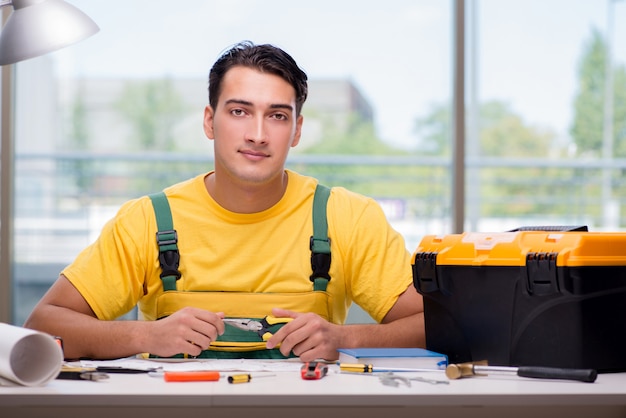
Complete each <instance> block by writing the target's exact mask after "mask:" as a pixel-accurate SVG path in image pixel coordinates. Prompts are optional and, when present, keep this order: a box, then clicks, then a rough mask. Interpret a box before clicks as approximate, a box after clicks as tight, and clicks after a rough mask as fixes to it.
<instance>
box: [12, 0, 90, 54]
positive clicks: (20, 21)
mask: <svg viewBox="0 0 626 418" xmlns="http://www.w3.org/2000/svg"><path fill="white" fill-rule="evenodd" d="M12 4H13V9H14V10H13V13H11V15H10V16H9V18H8V19H7V22H6V24H5V25H4V27H3V28H2V32H1V33H0V65H6V64H12V63H15V62H18V61H23V60H25V59H28V58H33V57H37V56H39V55H43V54H46V53H48V52H52V51H56V50H58V49H61V48H63V47H65V46H67V45H70V44H73V43H75V42H78V41H80V40H82V39H85V38H88V37H89V36H91V35H93V34H95V33H96V32H98V31H99V30H100V28H99V27H98V25H96V24H95V23H94V21H93V20H91V18H89V16H87V15H86V14H85V13H83V12H82V11H80V10H78V9H77V8H76V7H74V6H72V5H70V4H69V3H66V2H64V1H63V0H13V1H12Z"/></svg>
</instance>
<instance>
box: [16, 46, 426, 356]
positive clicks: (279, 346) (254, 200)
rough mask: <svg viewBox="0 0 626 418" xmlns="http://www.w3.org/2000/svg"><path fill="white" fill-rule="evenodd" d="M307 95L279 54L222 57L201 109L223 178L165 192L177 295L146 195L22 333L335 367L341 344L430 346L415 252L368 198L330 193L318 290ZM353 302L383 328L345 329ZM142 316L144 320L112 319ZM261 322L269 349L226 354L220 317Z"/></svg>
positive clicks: (238, 50)
mask: <svg viewBox="0 0 626 418" xmlns="http://www.w3.org/2000/svg"><path fill="white" fill-rule="evenodd" d="M306 97H307V76H306V74H305V73H304V72H303V71H302V70H301V69H300V68H299V67H298V66H297V64H296V62H295V61H294V60H293V58H292V57H291V56H290V55H288V54H287V53H285V52H284V51H282V50H281V49H279V48H276V47H274V46H272V45H254V44H252V43H250V42H244V43H240V44H237V45H235V46H234V47H232V48H231V49H230V50H228V51H226V52H225V53H224V54H223V55H222V56H221V57H220V58H219V59H218V60H217V62H216V63H215V64H214V66H213V68H212V69H211V71H210V75H209V105H208V106H207V107H206V108H205V111H204V130H205V133H206V135H207V137H208V138H209V139H210V140H212V141H214V142H213V143H214V149H215V169H214V171H212V172H210V173H208V174H207V173H204V174H202V175H199V176H197V177H196V178H193V179H190V180H188V181H185V182H182V183H180V184H177V185H174V186H172V187H169V188H167V189H166V190H165V191H164V192H165V195H166V196H167V201H168V203H169V206H170V208H171V216H172V221H173V228H174V229H175V230H176V233H177V234H176V236H177V238H178V242H177V246H178V250H179V253H180V270H179V272H180V278H179V280H174V281H173V287H174V288H173V289H167V288H166V289H165V290H164V286H165V284H164V283H165V282H162V281H161V279H160V277H159V276H160V274H161V271H162V266H160V264H159V248H158V246H157V243H156V239H155V236H156V233H157V221H156V219H155V212H154V208H153V205H152V203H151V199H150V198H149V197H142V198H139V199H136V200H133V201H130V202H127V203H126V204H124V205H123V206H122V207H121V209H120V210H119V212H118V213H117V215H116V216H115V218H114V219H112V220H111V221H109V222H108V223H107V224H106V225H105V227H104V228H103V230H102V233H101V235H100V237H99V238H98V240H97V241H96V242H95V243H93V244H92V245H90V246H89V247H87V248H86V249H85V250H83V251H82V252H81V253H80V254H79V255H78V257H77V258H76V260H75V261H74V262H73V263H72V264H71V265H70V266H68V267H67V268H65V269H64V270H63V271H62V272H61V274H60V276H59V278H58V280H57V281H56V282H55V283H54V284H53V285H52V287H51V288H50V289H49V291H48V292H47V293H46V294H45V295H44V297H43V298H42V300H41V301H40V302H39V303H38V304H37V306H36V307H35V308H34V310H33V312H32V314H31V315H30V317H29V318H28V320H27V321H26V323H25V326H26V327H29V328H33V329H38V330H41V331H44V332H48V333H50V334H53V335H57V336H61V337H62V338H63V340H64V347H65V356H66V358H79V357H89V358H100V359H107V358H119V357H126V356H130V355H135V354H138V353H150V354H152V355H155V356H165V357H169V356H175V355H181V354H188V355H190V356H199V355H205V354H207V353H208V355H209V356H210V355H211V354H214V353H220V352H228V350H232V351H231V354H232V353H234V354H232V356H244V357H246V356H254V355H258V354H259V353H260V356H259V357H263V353H271V352H274V353H278V354H280V356H281V357H282V356H298V357H299V358H300V359H301V360H302V361H311V360H314V359H320V358H323V359H328V360H335V359H337V357H338V353H337V349H338V348H342V347H343V348H352V347H376V346H396V347H400V346H424V344H425V337H424V324H423V321H424V320H423V303H422V298H421V296H420V295H419V294H418V293H417V292H416V290H415V288H414V287H413V285H412V275H411V265H410V254H409V253H408V251H407V249H406V248H405V243H404V240H403V239H402V237H401V236H400V235H399V234H398V233H397V232H396V231H394V230H393V229H392V228H391V227H390V226H389V224H388V222H387V220H386V219H385V216H384V214H383V212H382V210H381V209H380V207H379V206H378V205H377V204H376V202H375V201H374V200H372V199H370V198H367V197H365V196H361V195H357V194H355V193H352V192H349V191H347V190H345V189H343V188H340V187H335V188H333V189H332V191H331V193H330V197H329V198H328V203H327V206H326V207H325V211H324V212H325V213H326V218H327V224H328V237H329V238H330V249H331V262H330V270H329V272H328V273H329V276H330V280H329V281H327V284H326V285H325V286H326V288H325V289H323V288H322V289H321V290H320V289H316V288H314V284H313V280H312V279H311V278H310V276H311V273H312V272H311V269H312V266H311V252H310V251H311V249H310V247H309V243H310V242H311V241H312V238H311V236H312V230H313V226H312V208H313V200H314V199H313V197H314V194H315V190H316V186H317V181H316V180H315V179H313V178H310V177H306V176H302V175H300V174H298V173H295V172H293V171H289V170H286V169H285V161H286V158H287V155H288V152H289V149H290V148H292V147H295V146H296V145H298V142H299V140H300V135H301V130H302V123H303V117H302V115H301V114H300V112H301V109H302V105H303V104H304V101H305V100H306ZM170 273H171V272H170ZM176 277H178V276H177V275H176ZM352 301H354V302H356V303H358V304H359V305H360V306H361V307H362V308H363V309H364V310H366V311H367V312H368V313H369V314H370V315H371V316H372V317H373V318H374V319H376V320H377V321H378V322H379V323H378V324H351V325H343V323H344V322H345V318H346V315H347V310H348V308H349V307H350V304H351V303H352ZM135 305H138V307H139V313H140V316H141V319H142V320H139V321H115V320H114V319H115V318H118V317H119V316H121V315H123V314H125V313H126V312H128V311H130V310H131V309H133V308H134V307H135ZM265 316H269V317H277V318H286V319H284V320H283V321H284V322H285V323H284V325H283V326H282V327H279V328H277V329H274V330H273V331H272V332H273V333H270V334H266V335H265V339H261V340H260V342H261V343H262V347H261V348H262V349H260V350H258V349H255V350H253V351H250V349H249V347H248V348H246V347H247V346H245V343H242V345H241V346H239V345H237V344H239V343H237V344H235V346H236V347H234V348H233V347H226V346H227V345H228V341H229V340H228V338H224V337H225V336H226V335H227V334H229V333H230V332H231V331H230V330H231V327H230V326H229V325H226V324H225V321H224V319H225V318H246V317H251V318H257V319H260V318H263V317H265ZM156 319H158V320H156ZM241 332H244V333H245V331H241ZM248 334H250V335H253V334H254V333H248ZM265 343H266V344H265ZM256 344H258V343H256ZM242 347H243V348H242ZM256 348H258V346H257V347H256ZM253 354H254V355H253Z"/></svg>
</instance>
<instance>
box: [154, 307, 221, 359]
mask: <svg viewBox="0 0 626 418" xmlns="http://www.w3.org/2000/svg"><path fill="white" fill-rule="evenodd" d="M222 319H224V313H223V312H210V311H205V310H203V309H198V308H191V307H186V308H183V309H181V310H179V311H177V312H175V313H173V314H172V315H170V316H168V317H167V318H163V319H160V320H158V321H154V322H152V323H151V324H150V325H151V330H150V333H149V341H148V344H147V347H148V348H149V352H150V353H151V354H155V355H157V356H161V357H170V356H173V355H176V354H179V353H185V354H189V355H191V356H198V355H200V353H201V352H202V350H206V349H207V348H208V347H209V344H211V342H212V341H215V340H216V339H217V337H218V336H219V335H222V334H223V333H224V322H223V321H222Z"/></svg>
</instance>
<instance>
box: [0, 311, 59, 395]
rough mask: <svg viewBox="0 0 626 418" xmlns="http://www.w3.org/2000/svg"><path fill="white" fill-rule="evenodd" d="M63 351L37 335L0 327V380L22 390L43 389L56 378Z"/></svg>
mask: <svg viewBox="0 0 626 418" xmlns="http://www.w3.org/2000/svg"><path fill="white" fill-rule="evenodd" d="M62 365H63V350H62V349H61V347H60V346H59V344H57V342H56V341H55V339H54V338H53V337H52V336H50V335H48V334H44V333H42V332H39V331H34V330H31V329H27V328H22V327H18V326H14V325H9V324H4V323H0V377H1V378H4V379H6V380H10V381H12V382H15V383H17V384H20V385H23V386H43V385H45V384H46V383H48V382H49V381H50V380H52V379H54V378H56V377H57V375H58V374H59V372H60V371H61V366H62Z"/></svg>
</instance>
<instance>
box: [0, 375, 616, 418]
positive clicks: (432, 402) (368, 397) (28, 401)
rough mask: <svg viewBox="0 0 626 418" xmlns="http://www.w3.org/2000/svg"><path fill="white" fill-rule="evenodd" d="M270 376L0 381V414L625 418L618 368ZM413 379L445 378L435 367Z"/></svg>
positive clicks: (83, 417) (117, 417)
mask: <svg viewBox="0 0 626 418" xmlns="http://www.w3.org/2000/svg"><path fill="white" fill-rule="evenodd" d="M224 374H225V375H228V374H231V373H224ZM276 374H277V375H276V376H274V377H264V378H259V379H256V380H255V379H254V378H253V380H252V381H251V382H249V383H242V384H229V383H228V382H227V381H226V379H225V378H222V379H221V380H220V381H219V382H192V383H189V382H185V383H168V382H165V381H163V380H162V379H161V378H155V377H149V376H147V375H146V374H139V375H124V374H111V375H110V378H109V379H108V380H103V381H99V382H91V381H68V380H55V381H52V382H50V383H48V384H47V385H46V386H43V387H19V386H12V387H7V386H5V387H0V417H4V418H9V417H10V418H14V417H46V418H48V417H64V418H69V417H75V416H76V417H81V418H100V417H109V418H110V417H114V418H123V417H133V418H143V417H150V418H183V417H184V418H194V417H202V418H209V417H210V418H214V417H222V416H224V417H228V418H232V417H246V418H264V417H272V418H276V417H288V418H291V417H293V418H298V417H303V416H306V417H309V416H315V417H317V418H327V417H330V416H341V417H359V418H370V417H372V418H374V417H375V418H381V417H382V418H401V417H412V418H416V417H420V418H421V417H449V416H458V417H464V418H474V417H489V416H498V417H505V418H515V417H531V418H543V417H558V418H560V417H572V418H573V417H585V418H587V417H594V418H600V417H626V373H619V374H601V375H599V376H598V379H597V381H596V382H595V383H581V382H570V381H555V380H554V381H548V380H540V379H525V378H520V377H517V376H504V375H491V376H488V377H472V378H465V379H461V380H452V381H450V383H449V384H448V385H442V384H438V385H431V384H427V383H421V382H412V384H411V387H406V386H404V385H401V386H399V387H391V386H385V385H383V384H382V383H381V382H380V381H379V379H378V378H377V377H373V376H371V375H354V374H339V373H335V372H334V371H333V372H332V373H329V375H328V376H326V377H324V378H323V379H321V380H314V381H308V380H302V379H301V378H300V375H299V373H296V372H278V373H276ZM253 375H254V373H253ZM405 375H406V376H409V375H410V374H405ZM417 375H420V376H424V377H436V378H441V379H445V376H444V375H443V373H441V374H440V373H437V372H434V373H420V374H417Z"/></svg>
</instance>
